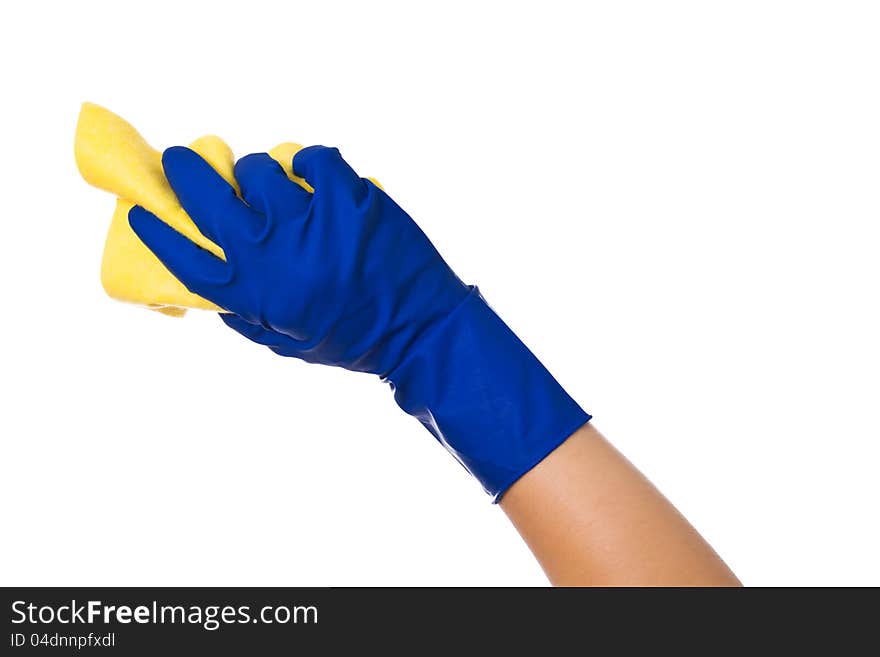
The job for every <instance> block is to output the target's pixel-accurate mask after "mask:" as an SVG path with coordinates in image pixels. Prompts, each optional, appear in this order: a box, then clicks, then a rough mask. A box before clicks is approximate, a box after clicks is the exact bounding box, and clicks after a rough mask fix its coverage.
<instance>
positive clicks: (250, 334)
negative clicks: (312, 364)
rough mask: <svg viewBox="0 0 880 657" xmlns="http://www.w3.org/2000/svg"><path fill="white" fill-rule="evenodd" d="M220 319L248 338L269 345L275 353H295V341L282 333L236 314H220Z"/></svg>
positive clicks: (284, 354) (296, 350) (288, 354)
mask: <svg viewBox="0 0 880 657" xmlns="http://www.w3.org/2000/svg"><path fill="white" fill-rule="evenodd" d="M220 319H222V320H223V323H224V324H226V326H228V327H229V328H231V329H232V330H234V331H236V332H237V333H239V334H241V335H243V336H244V337H246V338H247V339H248V340H251V341H252V342H256V343H257V344H261V345H264V346H266V347H269V348H270V349H271V350H272V351H274V352H275V353H277V354H280V355H282V356H296V355H297V352H298V349H297V346H298V343H297V341H296V340H294V339H293V338H291V337H289V336H287V335H284V334H283V333H278V332H277V331H270V330H269V329H266V328H263V327H262V326H260V325H258V324H251V323H250V322H248V321H247V320H244V319H242V318H241V317H239V316H238V315H232V314H221V315H220Z"/></svg>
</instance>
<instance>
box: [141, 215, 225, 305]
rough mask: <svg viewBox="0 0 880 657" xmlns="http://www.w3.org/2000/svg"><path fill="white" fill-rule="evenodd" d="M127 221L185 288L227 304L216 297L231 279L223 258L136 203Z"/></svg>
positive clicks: (212, 300)
mask: <svg viewBox="0 0 880 657" xmlns="http://www.w3.org/2000/svg"><path fill="white" fill-rule="evenodd" d="M128 223H129V225H130V226H131V229H132V230H133V231H134V232H135V234H136V235H137V236H138V237H139V238H140V240H141V241H142V242H143V243H144V244H145V245H146V247H147V248H148V249H150V251H152V252H153V254H154V255H155V256H156V257H157V258H158V259H159V260H160V261H161V262H162V264H163V265H165V267H166V268H167V269H168V271H170V272H171V273H172V274H174V276H175V278H177V280H179V281H180V282H181V283H183V285H184V287H186V289H187V290H189V291H190V292H192V293H193V294H198V295H199V296H201V297H204V298H205V299H208V300H209V301H211V302H213V303H216V304H217V305H219V306H220V307H221V308H225V307H226V306H224V305H223V303H222V302H221V300H220V298H219V297H220V296H221V293H220V290H221V288H222V287H223V286H224V285H225V284H226V283H228V282H229V280H230V272H231V269H230V268H229V267H228V266H227V264H226V263H225V262H223V261H222V260H221V259H220V258H218V257H216V256H215V255H214V254H213V253H211V252H209V251H206V250H205V249H203V248H202V247H200V246H199V245H197V244H196V243H194V242H192V241H190V240H189V239H187V238H186V237H184V236H183V235H181V234H180V233H178V232H177V231H176V230H174V229H173V228H171V226H169V225H168V224H166V223H165V222H164V221H162V220H161V219H159V217H157V216H156V215H154V214H153V213H152V212H149V211H148V210H145V209H144V208H142V207H141V206H139V205H135V206H134V207H133V208H132V209H131V210H129V212H128Z"/></svg>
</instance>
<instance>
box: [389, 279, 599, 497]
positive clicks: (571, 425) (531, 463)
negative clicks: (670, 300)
mask: <svg viewBox="0 0 880 657" xmlns="http://www.w3.org/2000/svg"><path fill="white" fill-rule="evenodd" d="M385 380H386V381H388V382H389V383H390V384H391V386H392V389H393V390H394V399H395V401H396V402H397V404H398V405H399V406H400V407H401V408H402V409H403V410H404V411H406V412H407V413H409V414H410V415H412V416H414V417H416V418H417V419H418V420H419V421H420V422H421V423H422V424H423V425H424V426H425V427H426V428H427V429H428V431H430V432H431V433H432V434H433V435H434V437H435V438H437V440H438V441H440V443H441V444H442V445H443V446H444V447H446V449H447V450H449V452H450V453H451V454H452V455H453V456H454V457H455V458H456V459H457V460H458V461H459V463H461V464H462V465H463V466H464V467H465V468H466V469H467V470H468V472H470V473H471V474H472V475H473V476H474V477H476V478H477V479H478V480H479V481H480V483H481V484H482V485H483V488H484V489H485V490H486V492H487V493H489V494H490V495H491V496H492V498H493V499H492V501H493V502H497V501H498V500H499V499H500V498H501V496H502V495H503V494H504V493H505V492H506V491H507V489H508V488H510V486H512V485H513V484H514V482H516V480H517V479H519V478H520V477H521V476H523V475H524V474H525V473H526V472H528V471H529V470H531V469H532V468H533V467H535V466H536V465H537V464H538V463H540V462H541V461H542V460H543V459H544V457H546V456H547V455H548V454H549V453H550V452H552V451H553V450H554V449H556V447H558V446H559V445H560V444H561V443H562V442H563V441H564V440H565V439H566V438H568V436H570V435H571V434H572V433H573V432H574V431H575V430H576V429H578V428H579V427H580V426H582V425H583V424H585V423H586V422H588V421H589V420H590V418H591V416H590V415H589V414H588V413H586V412H585V411H584V410H583V409H581V408H580V406H578V405H577V403H576V402H575V401H574V400H573V399H572V398H571V397H570V396H569V395H568V394H567V393H566V392H565V390H563V389H562V386H560V385H559V383H557V382H556V380H555V379H554V378H553V377H552V376H551V374H550V373H549V372H548V371H547V370H546V368H545V367H544V366H543V365H542V364H541V362H540V361H539V360H538V359H537V358H536V357H535V356H534V355H533V354H532V352H530V351H529V350H528V348H527V347H526V346H525V345H524V344H523V343H522V342H521V341H520V340H519V338H517V337H516V335H515V334H514V333H513V332H512V331H511V330H510V329H509V328H508V327H507V325H506V324H505V323H504V322H503V321H502V320H501V318H500V317H498V315H496V314H495V312H494V311H493V310H492V309H491V308H490V307H489V305H488V304H487V303H486V301H485V300H484V299H483V297H482V295H481V294H480V292H479V290H478V289H477V288H476V287H472V288H471V291H470V293H469V294H468V296H467V297H466V298H465V300H464V301H463V302H462V303H461V304H460V305H459V306H458V307H457V308H456V309H455V310H454V311H453V312H452V313H451V314H450V315H449V316H448V317H447V318H446V319H445V320H444V321H443V322H442V323H441V324H439V325H436V326H434V327H432V329H431V330H430V331H429V332H428V333H426V334H425V335H423V336H422V337H421V338H420V340H419V341H418V342H417V343H416V344H415V345H414V346H413V347H412V348H411V350H410V351H409V352H408V354H407V356H406V358H405V359H404V361H403V362H402V363H401V364H400V365H398V366H397V367H396V368H395V369H394V370H393V371H392V372H390V373H389V374H387V375H386V377H385Z"/></svg>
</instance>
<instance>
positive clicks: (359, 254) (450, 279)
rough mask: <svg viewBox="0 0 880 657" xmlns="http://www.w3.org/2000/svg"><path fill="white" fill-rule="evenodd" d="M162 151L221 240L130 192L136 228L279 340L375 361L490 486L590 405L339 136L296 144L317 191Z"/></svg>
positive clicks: (266, 338) (300, 166) (326, 358)
mask: <svg viewBox="0 0 880 657" xmlns="http://www.w3.org/2000/svg"><path fill="white" fill-rule="evenodd" d="M162 163H163V166H164V169H165V175H166V177H167V179H168V181H169V183H170V184H171V186H172V188H173V189H174V192H175V193H176V194H177V197H178V199H179V200H180V203H181V205H182V206H183V208H184V209H185V210H186V211H187V213H188V214H189V216H190V217H191V218H192V219H193V221H194V222H195V223H196V225H197V226H198V228H199V230H200V231H201V232H202V233H203V234H204V235H205V236H206V237H207V238H209V239H210V240H212V241H213V242H215V243H216V244H218V245H219V246H221V247H222V248H223V251H224V253H225V255H226V261H225V262H224V261H223V260H221V259H219V258H217V257H215V256H214V255H212V254H211V253H209V252H208V251H205V250H203V249H201V248H200V247H198V246H196V245H195V244H194V243H192V242H191V241H189V240H188V239H186V238H185V237H183V236H182V235H180V234H179V233H177V232H176V231H174V230H173V229H172V228H170V227H169V226H167V225H166V224H165V223H163V222H162V221H161V220H160V219H159V218H157V217H156V216H155V215H153V214H151V213H150V212H148V211H147V210H145V209H143V208H141V207H137V206H136V207H134V208H132V210H131V212H130V213H129V222H130V224H131V227H132V229H133V230H134V231H135V232H136V233H137V235H138V236H139V237H140V239H141V240H142V241H143V242H144V244H146V246H147V247H149V248H150V249H151V250H152V251H153V253H155V254H156V256H157V257H158V258H159V259H160V260H161V261H162V262H163V263H164V264H165V266H166V267H168V269H169V270H170V271H171V273H173V274H174V275H175V276H176V277H177V278H178V279H179V280H180V281H181V282H182V283H183V284H184V285H185V286H186V287H187V289H189V290H190V291H191V292H193V293H195V294H198V295H200V296H202V297H204V298H206V299H208V300H210V301H212V302H214V303H215V304H217V305H218V306H220V307H221V308H224V309H226V310H228V311H229V312H230V313H231V314H223V315H221V317H222V319H223V321H224V322H225V323H226V324H228V325H229V326H230V327H232V328H233V329H235V330H236V331H238V332H239V333H241V334H242V335H244V336H245V337H247V338H249V339H251V340H253V341H254V342H258V343H260V344H263V345H266V346H268V347H269V348H271V349H272V350H273V351H275V352H276V353H278V354H281V355H283V356H293V357H296V358H300V359H302V360H305V361H308V362H312V363H322V364H326V365H336V366H339V367H344V368H346V369H349V370H355V371H359V372H370V373H373V374H377V375H379V376H381V377H382V378H383V379H384V380H386V381H388V382H389V383H390V384H391V385H392V387H393V389H394V391H395V400H396V401H397V403H398V404H399V405H400V406H401V408H403V410H405V411H406V412H407V413H409V414H411V415H413V416H415V417H417V418H418V419H419V420H420V421H421V422H422V424H424V425H425V427H427V428H428V430H429V431H431V433H433V434H434V436H435V437H436V438H437V439H438V440H439V441H440V442H441V443H442V444H443V445H444V446H445V447H446V448H447V449H448V450H449V451H450V452H451V453H452V454H453V455H454V456H455V457H456V458H457V459H458V460H459V462H461V463H462V465H464V466H465V468H467V469H468V470H469V471H470V472H471V473H472V474H473V475H474V476H475V477H476V478H477V479H478V480H479V481H480V482H481V483H482V484H483V487H484V488H485V489H486V491H487V492H489V493H490V494H491V495H492V496H493V499H494V500H496V501H497V500H498V499H499V498H500V496H501V495H502V494H503V493H504V492H505V491H506V490H507V489H508V488H509V487H510V486H511V485H512V484H513V483H514V482H515V481H516V480H517V479H518V478H519V477H521V476H522V475H523V474H525V473H526V472H527V471H529V470H530V469H531V468H532V467H534V466H535V465H536V464H537V463H539V462H540V461H541V460H542V459H543V458H544V457H545V456H546V455H547V454H549V453H550V452H551V451H553V450H554V449H555V448H556V447H557V446H558V445H559V444H560V443H561V442H562V441H564V440H565V438H567V437H568V436H569V435H570V434H571V433H572V432H573V431H574V430H575V429H577V428H578V427H579V426H581V425H583V424H584V423H585V422H587V421H588V420H589V419H590V416H589V415H588V414H587V413H585V412H584V411H583V410H581V408H580V407H579V406H578V405H577V404H576V403H575V402H574V401H573V400H572V399H571V397H569V396H568V395H567V394H566V393H565V391H564V390H563V389H562V388H561V387H560V386H559V384H558V383H557V382H556V381H555V380H554V379H553V377H552V376H551V375H550V374H549V373H548V372H547V370H546V369H545V368H544V367H543V366H542V365H541V363H540V362H539V361H538V360H537V359H536V358H535V357H534V356H533V355H532V354H531V352H529V350H528V349H527V348H526V347H525V346H524V345H523V344H522V343H521V342H520V341H519V340H518V339H517V337H516V336H515V335H514V334H513V333H512V332H511V331H510V329H508V328H507V326H506V325H505V324H504V323H503V322H502V321H501V319H500V318H499V317H498V316H497V315H496V314H495V313H494V312H493V311H492V310H491V308H489V306H488V305H487V304H486V302H485V301H484V300H483V298H482V296H481V295H480V293H479V291H478V290H477V289H476V288H475V287H468V286H466V285H465V284H463V283H462V282H461V281H460V280H459V279H458V278H457V277H456V275H455V274H454V273H453V272H452V270H451V269H450V268H449V266H448V265H447V264H446V263H445V262H444V260H443V259H442V258H441V257H440V254H439V253H438V252H437V250H436V249H435V248H434V246H433V245H432V244H431V242H430V241H429V240H428V238H427V237H426V236H425V235H424V233H422V231H421V230H420V229H419V227H418V226H417V225H416V224H415V222H414V221H413V220H412V219H411V218H410V217H409V216H408V215H407V214H406V213H405V212H404V211H403V210H402V209H401V208H400V207H398V205H397V204H396V203H395V202H394V201H392V200H391V198H390V197H389V196H388V195H387V194H386V193H385V192H384V191H382V190H381V189H379V188H378V187H376V186H375V185H374V184H373V183H371V182H370V181H368V180H365V179H362V178H360V177H359V176H358V175H357V174H356V173H355V172H354V171H353V170H352V169H351V167H350V166H349V165H348V164H347V163H346V162H345V161H344V160H343V159H342V157H341V156H340V154H339V151H338V150H336V149H335V148H326V147H323V146H311V147H309V148H305V149H303V150H301V151H300V152H298V153H297V154H296V156H295V157H294V161H293V169H294V172H295V173H296V174H297V175H299V176H302V177H303V178H305V180H306V181H307V182H308V183H309V184H310V185H311V186H312V187H313V188H314V190H315V191H314V193H313V194H310V193H309V192H307V191H306V190H304V189H302V188H301V187H300V186H298V185H297V184H295V183H294V182H292V181H291V180H290V179H289V178H288V177H287V175H286V174H285V173H284V171H283V169H282V168H281V167H280V166H279V165H278V163H277V162H275V161H274V160H273V159H272V158H270V157H269V156H268V155H267V154H265V153H260V154H254V155H248V156H247V157H245V158H242V159H241V160H240V161H239V162H238V163H237V164H236V166H235V177H236V180H237V181H238V183H239V186H240V188H241V195H242V197H243V199H244V201H242V200H241V199H240V198H239V197H238V196H237V195H236V194H235V191H234V190H233V189H232V187H231V186H230V185H229V184H228V183H227V182H226V181H225V180H223V179H222V178H221V177H220V176H219V175H218V174H217V173H216V172H215V171H214V170H213V169H212V168H211V166H210V165H209V164H208V163H207V162H205V161H204V160H203V159H202V158H201V157H200V156H199V155H197V154H196V153H195V152H193V151H191V150H189V149H187V148H183V147H174V148H170V149H168V150H167V151H165V153H164V154H163V157H162Z"/></svg>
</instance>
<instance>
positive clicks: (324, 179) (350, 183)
mask: <svg viewBox="0 0 880 657" xmlns="http://www.w3.org/2000/svg"><path fill="white" fill-rule="evenodd" d="M293 172H294V173H295V174H296V175H298V176H300V177H301V178H304V179H305V181H306V182H307V183H309V184H310V185H311V186H312V187H314V189H315V194H330V195H333V196H340V197H342V198H346V199H348V200H350V201H354V202H355V203H357V202H359V201H360V200H361V199H363V197H364V196H366V194H367V186H366V183H365V182H364V181H363V180H362V179H361V178H360V177H359V176H358V175H357V173H355V171H354V169H352V168H351V167H350V166H349V164H348V162H346V161H345V160H343V159H342V155H341V154H340V153H339V149H337V148H328V147H327V146H308V147H306V148H303V149H302V150H300V151H299V152H297V154H296V155H294V156H293Z"/></svg>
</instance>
